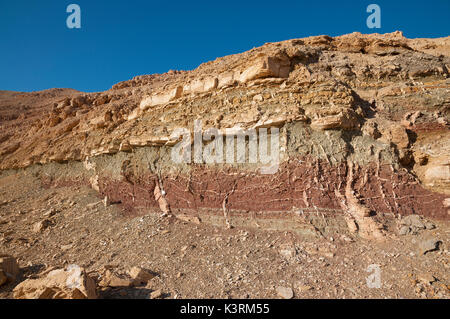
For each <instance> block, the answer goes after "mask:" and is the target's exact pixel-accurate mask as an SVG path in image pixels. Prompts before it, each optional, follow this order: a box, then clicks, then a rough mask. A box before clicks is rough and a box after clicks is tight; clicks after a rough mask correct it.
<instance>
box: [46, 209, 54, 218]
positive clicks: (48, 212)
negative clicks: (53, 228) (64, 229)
mask: <svg viewBox="0 0 450 319" xmlns="http://www.w3.org/2000/svg"><path fill="white" fill-rule="evenodd" d="M56 213H57V211H56V210H55V209H54V208H52V209H49V210H47V211H46V212H45V213H44V217H52V216H55V214H56Z"/></svg>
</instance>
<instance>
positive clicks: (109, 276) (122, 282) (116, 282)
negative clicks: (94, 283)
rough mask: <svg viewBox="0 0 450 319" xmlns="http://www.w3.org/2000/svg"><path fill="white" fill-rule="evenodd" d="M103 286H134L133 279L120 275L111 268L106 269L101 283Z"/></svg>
mask: <svg viewBox="0 0 450 319" xmlns="http://www.w3.org/2000/svg"><path fill="white" fill-rule="evenodd" d="M99 286H101V287H112V288H116V287H131V286H133V280H132V279H128V278H123V277H120V276H118V275H116V274H114V273H113V272H112V271H111V270H109V269H108V270H106V271H105V273H104V274H103V276H102V280H101V281H100V283H99Z"/></svg>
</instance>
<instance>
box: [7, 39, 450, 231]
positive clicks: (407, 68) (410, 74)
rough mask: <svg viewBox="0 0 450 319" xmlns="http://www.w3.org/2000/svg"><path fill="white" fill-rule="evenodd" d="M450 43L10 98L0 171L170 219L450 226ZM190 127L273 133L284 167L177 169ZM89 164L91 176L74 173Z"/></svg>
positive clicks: (258, 55) (326, 50) (258, 62)
mask: <svg viewBox="0 0 450 319" xmlns="http://www.w3.org/2000/svg"><path fill="white" fill-rule="evenodd" d="M449 48H450V38H448V37H447V38H441V39H407V38H405V37H403V35H402V34H401V33H400V32H394V33H391V34H385V35H379V34H372V35H362V34H359V33H352V34H349V35H344V36H340V37H335V38H332V37H328V36H317V37H309V38H305V39H294V40H288V41H283V42H279V43H267V44H265V45H264V46H262V47H259V48H255V49H252V50H250V51H248V52H245V53H242V54H236V55H231V56H226V57H223V58H219V59H216V60H215V61H211V62H207V63H204V64H202V65H200V66H199V67H198V68H197V69H195V70H193V71H188V72H185V71H171V72H168V73H165V74H153V75H145V76H138V77H135V78H133V79H132V80H129V81H125V82H121V83H118V84H116V85H114V86H113V87H112V88H111V89H110V90H108V91H107V92H103V93H89V94H83V93H81V92H76V91H73V90H63V89H52V90H47V91H42V92H35V93H12V92H2V93H0V117H1V119H2V120H3V122H2V126H1V127H0V154H1V155H0V168H1V169H4V170H6V169H11V168H28V169H30V170H35V169H36V167H37V166H35V165H36V164H42V166H39V169H38V171H39V170H40V171H45V172H46V173H45V174H42V176H43V179H45V178H50V179H51V180H52V183H53V184H55V185H57V184H58V183H60V182H61V183H63V179H66V180H68V179H69V180H70V179H71V178H73V179H76V180H77V181H78V182H83V183H86V184H89V185H91V186H92V187H93V188H94V189H96V190H97V191H99V192H100V193H102V196H107V197H108V198H111V199H112V200H114V201H120V202H122V203H123V204H124V205H129V206H133V205H142V206H145V207H159V208H160V209H161V210H163V211H165V212H167V213H169V212H172V211H176V210H183V209H190V210H199V209H212V210H219V211H226V212H228V211H229V212H230V213H233V211H234V212H235V213H239V214H241V210H243V211H248V212H260V211H262V212H274V211H293V210H295V209H305V210H307V209H319V210H323V211H327V212H328V211H332V213H333V214H335V213H336V214H337V213H339V212H341V213H342V212H346V211H347V212H348V211H349V212H351V213H352V214H351V216H352V218H353V219H350V220H349V223H348V224H349V227H350V228H352V227H353V228H355V229H356V231H359V232H361V233H364V234H365V235H367V236H370V234H369V233H371V234H372V235H373V234H379V233H382V232H381V231H379V230H380V228H379V225H378V224H377V223H373V222H372V215H373V214H374V213H376V212H387V213H390V214H402V215H408V214H423V215H427V216H433V217H437V218H448V213H447V211H448V208H446V207H444V204H443V201H444V199H445V198H446V197H448V194H450V183H449V167H450V166H449V163H450V162H449V154H450V151H449V150H448V145H450V142H449V140H448V136H449V126H448V122H449V121H448V118H449V115H450V113H449V112H450V94H449V90H450V82H449V66H450V56H449V52H450V51H449ZM24 105H27V107H24ZM11 106H14V107H13V108H12V107H11ZM195 120H201V121H202V123H203V127H202V132H203V133H204V132H205V131H207V130H209V129H212V128H214V129H217V130H218V131H219V132H221V133H225V135H226V134H227V133H226V132H228V130H233V129H235V128H236V127H240V128H242V129H246V130H251V129H255V130H256V129H260V128H272V127H274V128H275V127H276V128H277V129H279V132H280V141H279V145H280V147H279V151H280V154H279V155H280V156H279V163H278V164H279V170H278V171H276V172H275V174H273V176H262V175H260V173H258V172H259V169H260V168H261V167H260V166H258V165H248V163H238V164H236V165H235V164H230V165H228V164H220V163H219V164H214V165H212V164H205V163H195V165H193V164H182V165H178V164H176V163H174V162H173V161H172V160H171V158H170V155H169V154H170V152H171V149H172V147H173V146H174V145H175V144H176V143H177V142H178V140H177V139H176V138H171V136H172V134H173V132H174V131H176V130H177V129H179V128H185V129H186V130H187V132H188V134H191V136H193V134H194V129H193V124H194V121H195ZM230 134H231V133H230ZM204 144H205V147H206V144H208V143H207V142H205V143H204ZM106 155H108V157H107V156H106ZM86 159H88V160H89V161H90V162H91V163H97V164H98V165H97V166H96V168H95V169H87V168H85V167H83V166H82V165H78V164H77V163H79V162H80V161H85V160H86ZM54 162H58V163H64V164H65V166H58V167H60V168H59V169H63V168H61V167H64V169H65V170H66V171H65V172H64V174H62V173H61V174H59V175H58V173H55V171H57V170H54V169H52V165H53V163H54ZM106 163H107V164H106ZM350 167H351V168H352V171H353V176H354V180H353V181H351V182H348V180H347V176H345V173H344V172H349V171H350ZM70 171H73V173H68V172H70ZM75 171H76V174H75V173H74V172H75ZM293 172H294V173H293ZM66 173H67V174H66ZM193 181H195V182H193ZM274 183H275V184H274ZM348 183H350V184H351V187H350V189H349V190H348V189H346V185H347V184H348ZM272 185H277V186H276V187H275V186H274V187H272ZM293 185H294V186H295V188H293ZM249 189H250V191H249ZM163 193H164V194H163ZM425 197H426V198H427V200H426V201H424V200H423V198H425ZM224 207H225V208H224ZM314 207H315V208H314ZM367 210H370V213H368V211H367ZM358 212H362V213H361V214H360V213H358ZM368 214H369V215H370V216H367V215H368Z"/></svg>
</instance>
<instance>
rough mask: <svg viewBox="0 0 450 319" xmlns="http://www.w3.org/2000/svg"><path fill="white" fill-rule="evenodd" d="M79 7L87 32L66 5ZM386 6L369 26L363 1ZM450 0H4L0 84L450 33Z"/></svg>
mask: <svg viewBox="0 0 450 319" xmlns="http://www.w3.org/2000/svg"><path fill="white" fill-rule="evenodd" d="M71 3H75V4H78V5H79V6H80V7H81V29H68V28H67V26H66V19H67V17H68V16H69V13H66V8H67V6H68V5H69V4H71ZM371 3H376V4H378V5H379V6H380V7H381V28H380V29H369V28H368V27H367V26H366V19H367V17H368V15H369V13H366V8H367V6H368V5H369V4H371ZM449 16H450V1H448V0H428V1H416V0H410V1H404V0H397V1H393V0H390V1H380V0H371V1H364V0H353V1H349V0H340V1H327V0H322V1H319V0H316V1H311V0H308V1H299V0H297V1H284V0H277V1H265V0H259V1H245V0H240V1H235V0H228V1H216V0H209V1H187V0H184V1H177V0H176V1H168V0H165V1H153V0H147V1H138V0H128V1H122V0H120V1H119V0H114V1H113V0H110V1H103V0H71V1H63V0H53V1H50V0H14V1H7V0H0V90H14V91H36V90H43V89H48V88H53V87H64V88H74V89H77V90H80V91H85V92H95V91H103V90H106V89H109V88H110V87H111V86H112V85H113V84H115V83H117V82H120V81H124V80H128V79H130V78H132V77H133V76H136V75H141V74H151V73H164V72H167V71H168V70H170V69H176V70H190V69H193V68H195V67H197V66H198V65H199V64H201V63H203V62H207V61H210V60H214V59H215V58H217V57H220V56H224V55H228V54H234V53H239V52H243V51H247V50H249V49H251V48H253V47H257V46H260V45H263V44H264V43H266V42H275V41H282V40H287V39H291V38H301V37H307V36H311V35H320V34H328V35H331V36H335V35H341V34H345V33H350V32H354V31H359V32H361V33H373V32H377V33H386V32H392V31H395V30H401V31H403V32H404V35H405V36H407V37H412V38H416V37H442V36H448V35H450V19H449Z"/></svg>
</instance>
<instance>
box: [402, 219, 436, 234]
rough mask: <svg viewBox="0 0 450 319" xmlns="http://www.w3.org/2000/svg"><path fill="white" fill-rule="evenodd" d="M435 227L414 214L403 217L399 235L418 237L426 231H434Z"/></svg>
mask: <svg viewBox="0 0 450 319" xmlns="http://www.w3.org/2000/svg"><path fill="white" fill-rule="evenodd" d="M434 228H435V225H434V224H433V223H432V222H430V221H427V220H425V219H424V218H423V217H421V216H419V215H416V214H413V215H409V216H405V217H403V218H402V219H401V220H400V221H399V231H398V234H399V235H416V234H418V233H419V232H420V231H421V230H424V229H434Z"/></svg>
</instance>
